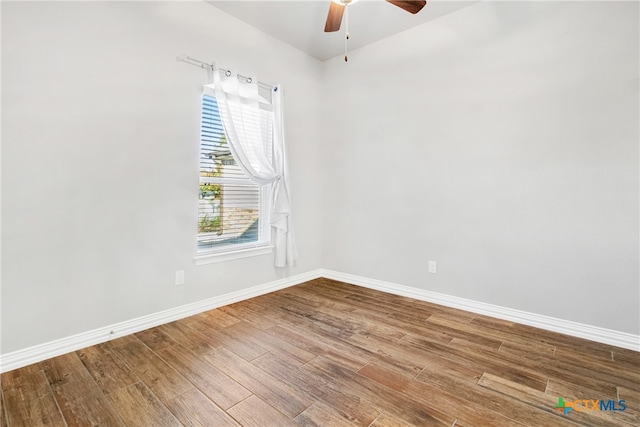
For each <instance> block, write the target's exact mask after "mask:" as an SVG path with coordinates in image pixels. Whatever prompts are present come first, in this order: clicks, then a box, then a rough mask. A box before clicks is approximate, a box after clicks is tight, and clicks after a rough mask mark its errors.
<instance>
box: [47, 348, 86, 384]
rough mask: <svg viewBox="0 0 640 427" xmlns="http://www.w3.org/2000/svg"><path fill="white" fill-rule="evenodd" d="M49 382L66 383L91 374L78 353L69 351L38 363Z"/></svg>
mask: <svg viewBox="0 0 640 427" xmlns="http://www.w3.org/2000/svg"><path fill="white" fill-rule="evenodd" d="M38 366H39V367H40V368H41V369H42V371H43V372H44V375H45V377H46V378H47V380H48V382H49V384H51V385H54V384H64V383H67V382H71V381H75V380H79V379H83V378H84V377H86V376H89V372H88V371H87V368H86V367H85V366H84V365H83V364H82V361H81V360H80V358H79V357H78V355H77V354H76V353H67V354H63V355H61V356H58V357H54V358H52V359H48V360H45V361H44V362H41V363H39V365H38Z"/></svg>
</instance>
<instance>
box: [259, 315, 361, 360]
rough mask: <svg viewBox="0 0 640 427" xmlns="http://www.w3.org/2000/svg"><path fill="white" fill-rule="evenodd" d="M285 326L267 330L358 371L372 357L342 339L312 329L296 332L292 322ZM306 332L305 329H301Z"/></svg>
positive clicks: (268, 332) (270, 334) (273, 334)
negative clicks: (328, 336) (334, 338)
mask: <svg viewBox="0 0 640 427" xmlns="http://www.w3.org/2000/svg"><path fill="white" fill-rule="evenodd" d="M285 326H286V327H283V326H277V327H275V328H271V329H268V330H266V331H265V333H267V334H268V335H269V336H274V337H277V338H281V339H282V340H284V341H287V342H289V343H290V344H293V345H295V346H297V347H300V348H302V349H304V350H306V351H308V352H310V353H313V354H316V355H318V354H322V355H324V356H325V357H329V358H332V359H335V360H337V361H339V362H340V363H342V364H347V365H349V366H350V367H351V369H352V370H354V371H357V370H358V369H360V368H362V367H363V366H364V365H366V364H367V362H368V361H369V360H370V359H371V354H370V353H367V352H362V351H360V349H359V348H354V347H353V346H352V345H349V344H347V343H345V342H343V341H340V340H330V339H327V338H326V337H325V336H323V335H318V334H316V333H314V332H311V331H306V333H305V334H304V335H303V334H302V333H297V332H295V329H296V328H295V326H294V325H291V324H287V325H285ZM292 329H293V330H292ZM301 332H305V331H301Z"/></svg>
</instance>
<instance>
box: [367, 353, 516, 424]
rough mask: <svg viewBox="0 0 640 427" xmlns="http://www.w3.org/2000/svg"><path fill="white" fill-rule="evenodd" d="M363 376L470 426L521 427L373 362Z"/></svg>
mask: <svg viewBox="0 0 640 427" xmlns="http://www.w3.org/2000/svg"><path fill="white" fill-rule="evenodd" d="M358 373H359V374H361V375H364V376H366V377H368V378H370V379H372V380H374V381H376V382H378V383H380V384H382V385H385V386H387V387H389V388H392V389H394V390H396V391H399V392H402V393H405V394H407V395H408V396H411V397H412V398H414V399H416V400H418V401H424V402H425V403H427V404H430V405H432V406H434V407H437V408H440V409H441V410H442V411H443V412H445V413H447V414H449V415H451V416H452V418H453V419H460V418H462V419H464V420H466V421H467V422H469V423H471V424H472V425H491V426H493V427H498V426H504V427H512V426H514V425H521V424H519V423H517V422H515V421H514V420H513V419H509V418H506V417H504V416H502V415H500V414H497V413H494V412H492V411H488V410H486V409H484V408H483V407H482V406H481V405H478V404H476V403H475V402H470V401H467V400H465V399H462V398H460V397H458V396H456V395H455V393H454V392H452V393H449V392H448V391H444V390H439V389H437V388H436V387H433V386H431V385H429V384H426V383H424V382H421V381H415V380H413V379H412V378H409V377H402V376H401V375H399V373H398V372H393V371H390V370H389V369H386V368H385V367H382V366H381V365H379V364H377V363H371V364H369V365H367V366H365V367H364V368H362V369H361V370H360V371H358Z"/></svg>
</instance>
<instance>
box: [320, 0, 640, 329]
mask: <svg viewBox="0 0 640 427" xmlns="http://www.w3.org/2000/svg"><path fill="white" fill-rule="evenodd" d="M427 9H428V6H427ZM638 26H639V24H638V3H637V2H626V3H614V2H532V3H523V2H482V3H478V4H476V5H474V6H471V7H469V8H466V9H463V10H461V11H459V12H456V13H454V14H451V15H447V16H444V17H442V18H439V19H437V20H434V21H431V22H429V23H427V24H424V25H422V26H420V27H417V28H414V29H412V30H409V31H406V32H404V33H401V34H399V35H396V36H394V37H390V38H387V39H385V40H382V41H380V42H378V43H375V44H373V45H370V46H368V47H365V48H362V49H359V50H357V51H354V52H352V53H351V54H350V55H349V59H350V61H349V63H348V64H345V63H344V62H343V61H342V59H341V58H336V59H334V60H332V61H330V62H328V63H327V64H326V66H325V85H326V86H327V88H326V89H325V91H324V93H325V94H326V98H325V108H324V110H325V111H329V112H330V117H326V118H325V123H326V126H325V128H324V129H326V131H325V135H324V139H325V143H326V145H325V150H324V153H325V155H324V158H323V160H324V163H325V164H326V165H327V171H328V173H327V174H326V175H325V187H324V190H325V191H324V206H325V210H324V215H323V221H324V224H323V230H324V238H325V242H326V244H325V246H324V257H323V266H324V267H325V268H329V269H333V270H338V271H342V272H345V273H351V274H356V275H360V276H364V277H368V278H374V279H379V280H385V281H389V282H394V283H398V284H402V285H407V286H413V287H416V288H420V289H425V290H429V291H435V292H441V293H444V294H449V295H454V296H459V297H463V298H468V299H471V300H476V301H481V302H486V303H491V304H496V305H500V306H505V307H509V308H514V309H520V310H524V311H528V312H533V313H537V314H542V315H548V316H553V317H556V318H560V319H565V320H571V321H576V322H581V323H585V324H588V325H594V326H600V327H604V328H609V329H613V330H618V331H622V332H627V333H633V334H638V333H639V332H640V312H639V310H640V295H639V288H640V280H639V277H638V271H639V265H638V259H639V254H638V245H639V238H638V220H639V208H638V196H639V184H638V183H639V173H638V171H639V157H638V141H639V135H638V126H639V119H638V113H639V110H638V95H639V93H638V71H639V70H638V52H639V46H638V43H639V42H638V40H639V34H638ZM352 36H353V37H356V35H355V34H353V35H352ZM329 165H330V166H329ZM429 259H432V260H436V261H437V262H438V273H437V274H436V275H430V274H428V273H427V260H429Z"/></svg>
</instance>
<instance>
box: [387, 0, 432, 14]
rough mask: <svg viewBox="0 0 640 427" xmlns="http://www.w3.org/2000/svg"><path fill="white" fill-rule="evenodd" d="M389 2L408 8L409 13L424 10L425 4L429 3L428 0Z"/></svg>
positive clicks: (388, 0) (396, 0) (389, 0)
mask: <svg viewBox="0 0 640 427" xmlns="http://www.w3.org/2000/svg"><path fill="white" fill-rule="evenodd" d="M387 2H389V3H391V4H393V5H395V6H398V7H399V8H401V9H404V10H406V11H407V12H409V13H413V14H416V13H418V12H420V11H421V10H422V8H423V7H424V5H426V4H427V2H426V1H424V0H421V1H403V0H387Z"/></svg>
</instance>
